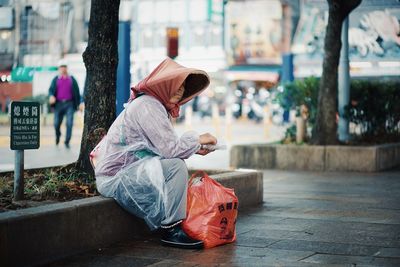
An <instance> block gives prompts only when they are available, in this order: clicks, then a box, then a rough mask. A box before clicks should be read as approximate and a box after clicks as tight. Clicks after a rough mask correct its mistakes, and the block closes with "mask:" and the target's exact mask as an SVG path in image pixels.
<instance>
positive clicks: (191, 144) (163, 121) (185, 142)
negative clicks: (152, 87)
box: [137, 103, 200, 159]
mask: <svg viewBox="0 0 400 267" xmlns="http://www.w3.org/2000/svg"><path fill="white" fill-rule="evenodd" d="M137 121H138V123H139V125H140V127H141V129H142V131H143V135H145V136H146V137H147V139H148V140H149V141H150V142H151V146H153V147H154V148H155V149H156V150H157V151H155V152H156V153H157V154H158V155H160V156H161V157H163V158H167V159H168V158H181V159H187V158H189V157H190V156H192V155H193V154H195V153H196V152H197V151H198V150H199V149H200V143H199V135H198V134H197V133H196V132H194V131H190V132H186V133H184V134H183V135H182V136H181V137H180V138H179V137H178V136H177V134H176V133H175V130H174V129H173V126H172V123H171V122H170V120H169V119H168V114H167V111H166V110H165V108H164V107H163V106H162V105H161V104H158V103H157V104H154V103H146V105H143V106H142V110H141V115H140V116H137Z"/></svg>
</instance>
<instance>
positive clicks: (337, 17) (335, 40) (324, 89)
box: [312, 0, 361, 145]
mask: <svg viewBox="0 0 400 267" xmlns="http://www.w3.org/2000/svg"><path fill="white" fill-rule="evenodd" d="M360 3H361V0H346V1H344V0H328V5H329V17H328V25H327V27H326V35H325V44H324V51H325V55H324V61H323V66H322V77H321V82H320V87H319V93H318V109H317V118H316V124H315V128H314V133H313V137H312V143H313V144H316V145H332V144H336V143H337V133H336V132H337V122H336V113H337V95H338V65H339V58H340V49H341V46H342V42H341V33H342V24H343V21H344V19H345V18H346V17H347V16H348V15H349V14H350V12H351V11H352V10H353V9H354V8H356V7H357V6H358V5H359V4H360Z"/></svg>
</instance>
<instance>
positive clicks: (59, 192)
mask: <svg viewBox="0 0 400 267" xmlns="http://www.w3.org/2000/svg"><path fill="white" fill-rule="evenodd" d="M24 183H25V188H24V200H21V201H13V187H14V172H6V173H0V212H5V211H8V210H15V209H22V208H29V207H35V206H40V205H44V204H49V203H56V202H63V201H70V200H74V199H80V198H86V197H93V196H96V195H99V194H98V192H97V190H96V184H95V180H94V178H93V177H90V175H88V174H87V173H83V172H78V171H77V170H76V169H75V168H74V167H73V166H71V165H68V166H61V167H52V168H42V169H34V170H26V171H25V172H24Z"/></svg>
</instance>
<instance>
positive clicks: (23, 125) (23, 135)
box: [10, 101, 40, 150]
mask: <svg viewBox="0 0 400 267" xmlns="http://www.w3.org/2000/svg"><path fill="white" fill-rule="evenodd" d="M10 129H11V143H10V148H11V149H12V150H24V149H38V148H39V146H40V105H39V103H37V102H22V101H13V102H12V103H11V128H10Z"/></svg>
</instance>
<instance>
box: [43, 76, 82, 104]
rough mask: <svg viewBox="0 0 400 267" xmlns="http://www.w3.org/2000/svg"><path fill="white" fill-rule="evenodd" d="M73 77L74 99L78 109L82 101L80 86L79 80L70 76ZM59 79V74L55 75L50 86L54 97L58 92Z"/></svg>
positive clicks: (50, 92)
mask: <svg viewBox="0 0 400 267" xmlns="http://www.w3.org/2000/svg"><path fill="white" fill-rule="evenodd" d="M70 77H71V79H72V101H73V103H74V109H75V110H77V109H78V106H79V104H80V103H81V95H80V93H79V86H78V83H77V81H76V80H75V78H74V76H70ZM57 79H58V75H57V76H56V77H54V79H53V80H52V81H51V84H50V88H49V96H51V95H53V96H54V97H55V96H56V94H57Z"/></svg>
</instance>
